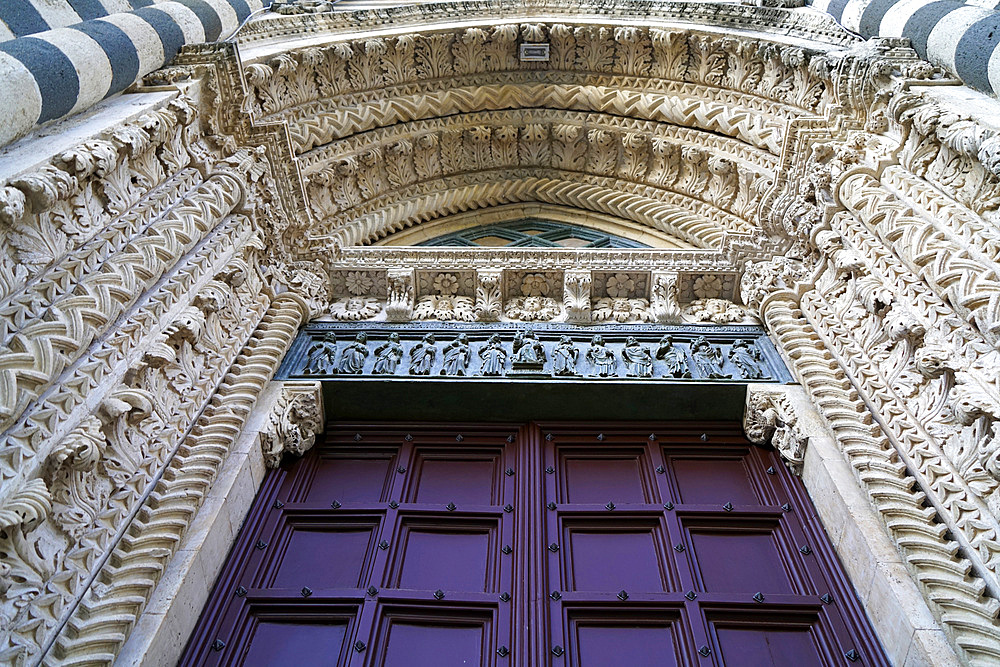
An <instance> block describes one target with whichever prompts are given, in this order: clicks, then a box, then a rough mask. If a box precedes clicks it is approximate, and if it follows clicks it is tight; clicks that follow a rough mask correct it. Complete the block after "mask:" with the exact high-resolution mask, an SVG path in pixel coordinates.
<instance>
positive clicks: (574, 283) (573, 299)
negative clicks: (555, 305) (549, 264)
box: [563, 271, 592, 324]
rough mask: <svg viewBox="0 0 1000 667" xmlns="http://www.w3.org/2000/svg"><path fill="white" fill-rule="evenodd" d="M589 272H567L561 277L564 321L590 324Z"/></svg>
mask: <svg viewBox="0 0 1000 667" xmlns="http://www.w3.org/2000/svg"><path fill="white" fill-rule="evenodd" d="M591 281H592V279H591V275H590V271H567V272H566V273H565V274H564V276H563V307H564V308H565V309H566V321H567V322H572V323H573V324H590V321H591V319H590V315H591V304H590V286H591Z"/></svg>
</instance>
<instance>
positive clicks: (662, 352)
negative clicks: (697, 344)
mask: <svg viewBox="0 0 1000 667" xmlns="http://www.w3.org/2000/svg"><path fill="white" fill-rule="evenodd" d="M656 358H657V359H662V360H663V362H664V364H665V365H666V368H665V369H664V371H663V377H672V378H689V377H691V368H690V367H689V366H688V360H687V356H686V355H685V354H684V350H682V349H681V348H679V347H674V339H673V338H672V337H671V336H670V334H667V335H665V336H664V337H663V338H661V339H660V346H659V347H658V348H656Z"/></svg>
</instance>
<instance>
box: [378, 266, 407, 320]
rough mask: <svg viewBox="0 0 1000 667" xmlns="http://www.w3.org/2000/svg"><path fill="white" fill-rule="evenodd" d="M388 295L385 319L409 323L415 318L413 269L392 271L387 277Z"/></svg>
mask: <svg viewBox="0 0 1000 667" xmlns="http://www.w3.org/2000/svg"><path fill="white" fill-rule="evenodd" d="M386 279H387V281H388V293H387V296H386V302H385V319H386V320H388V321H389V322H409V321H410V320H411V319H412V318H413V304H414V281H413V269H400V270H390V271H389V272H388V274H387V275H386Z"/></svg>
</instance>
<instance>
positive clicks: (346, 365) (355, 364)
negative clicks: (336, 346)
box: [337, 331, 368, 375]
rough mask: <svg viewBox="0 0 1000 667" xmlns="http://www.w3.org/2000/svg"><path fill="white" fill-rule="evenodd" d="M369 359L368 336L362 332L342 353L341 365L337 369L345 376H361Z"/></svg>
mask: <svg viewBox="0 0 1000 667" xmlns="http://www.w3.org/2000/svg"><path fill="white" fill-rule="evenodd" d="M367 358H368V334H366V333H365V332H363V331H362V332H361V333H359V334H358V335H357V336H355V337H354V341H353V342H352V343H350V344H348V345H347V347H345V348H344V350H343V352H341V353H340V365H339V366H338V367H337V371H338V372H339V373H343V374H344V375H360V374H361V371H362V370H363V369H364V367H365V359H367Z"/></svg>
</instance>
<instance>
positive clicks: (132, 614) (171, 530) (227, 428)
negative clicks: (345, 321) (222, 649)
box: [50, 293, 309, 664]
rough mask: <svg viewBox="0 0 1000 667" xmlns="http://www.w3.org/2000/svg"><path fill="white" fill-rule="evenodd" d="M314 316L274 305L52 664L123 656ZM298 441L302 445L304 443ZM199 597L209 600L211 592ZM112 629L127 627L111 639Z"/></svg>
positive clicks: (292, 298) (62, 638)
mask: <svg viewBox="0 0 1000 667" xmlns="http://www.w3.org/2000/svg"><path fill="white" fill-rule="evenodd" d="M308 314H309V306H308V304H307V303H306V302H305V300H304V299H302V298H301V297H299V296H297V295H295V294H292V293H285V294H281V295H279V296H277V297H276V298H275V299H274V300H273V301H272V302H271V304H270V306H269V307H268V309H267V312H266V314H265V315H264V317H263V319H262V320H261V323H260V325H259V326H258V327H257V330H256V331H255V333H254V335H253V336H252V337H251V338H250V340H249V341H248V342H247V344H246V345H245V346H244V348H243V351H242V352H241V353H240V355H239V356H238V357H237V359H236V362H235V363H234V364H233V365H232V366H231V367H230V369H229V372H228V373H227V374H226V376H225V377H224V378H223V380H222V382H221V383H220V385H219V388H218V390H217V392H216V394H215V396H214V398H213V399H212V401H211V403H210V404H209V405H208V407H207V408H206V409H205V410H204V412H203V413H202V414H201V416H200V417H199V418H198V420H197V422H196V423H195V424H194V426H193V428H192V429H191V431H190V433H189V434H188V436H187V437H186V438H185V440H184V442H183V443H182V444H181V446H180V447H179V448H178V450H177V451H176V453H175V454H174V455H173V456H172V457H171V458H170V460H169V462H168V463H167V466H166V470H165V471H164V474H163V476H162V478H161V479H160V480H159V481H158V482H157V484H156V487H155V489H154V490H153V491H152V493H151V495H150V496H149V497H148V498H146V499H144V501H143V505H142V507H141V508H140V509H139V511H138V514H137V515H135V517H134V518H132V519H131V522H130V524H129V526H128V529H127V532H126V533H123V534H122V537H121V539H120V540H119V542H118V543H117V545H116V546H115V548H114V551H113V553H112V555H111V558H110V559H109V560H108V561H107V563H105V564H104V565H103V567H102V568H101V569H100V570H99V571H98V572H97V576H96V579H95V581H98V582H100V586H99V587H96V588H95V587H91V588H89V589H88V590H87V591H86V592H85V593H84V594H83V595H82V597H81V599H80V600H79V604H78V605H76V607H75V608H74V609H73V610H72V611H71V613H70V614H69V617H68V619H67V621H66V625H65V627H64V629H63V631H62V632H61V633H60V634H59V635H58V636H57V637H56V640H55V643H54V645H53V647H52V650H51V653H50V657H51V659H52V661H54V662H59V663H60V664H75V663H83V662H95V663H96V662H103V661H105V660H106V659H107V658H106V657H105V656H113V655H115V654H117V653H118V651H119V649H120V647H121V646H122V644H123V643H124V642H125V640H126V639H127V638H128V632H129V630H130V629H131V627H134V625H133V623H134V622H133V621H131V620H130V619H137V618H138V617H139V615H140V614H141V612H142V611H143V609H144V608H145V605H146V604H147V602H148V601H149V599H150V597H151V596H152V594H153V592H154V590H155V589H156V587H157V585H158V584H159V583H160V580H161V578H162V576H163V573H164V571H165V570H166V568H167V566H168V565H170V564H172V559H174V558H175V555H176V552H177V550H178V548H179V545H180V544H181V542H182V539H183V538H185V536H186V535H187V534H188V533H189V531H190V528H191V525H192V523H193V522H194V521H195V519H196V517H198V516H199V510H200V509H201V508H202V506H203V504H204V503H205V500H206V498H207V497H208V494H209V492H210V491H211V489H212V487H213V484H214V482H215V481H216V478H217V476H218V474H219V471H220V469H221V468H222V466H223V464H224V463H225V462H226V460H227V458H228V456H229V453H230V452H231V451H232V449H233V447H234V443H235V442H236V441H237V439H238V438H239V437H240V435H241V433H242V432H243V430H244V428H245V427H246V425H247V420H248V418H249V416H250V415H251V413H252V411H253V409H254V407H255V406H256V405H257V403H258V401H259V399H260V398H261V395H262V393H263V391H264V388H265V387H266V386H267V384H268V382H269V381H270V379H271V378H272V377H273V376H274V373H275V372H276V371H277V369H278V365H279V364H280V363H281V360H282V358H283V357H284V356H285V354H286V353H287V351H288V348H289V346H290V345H291V342H292V339H293V338H294V337H295V333H296V331H298V328H299V327H300V326H301V325H302V323H303V322H304V321H305V319H306V317H307V316H308ZM293 412H294V411H293ZM306 430H308V429H306ZM299 444H300V445H303V444H304V440H303V441H300V443H299ZM250 498H252V496H250ZM250 498H248V502H249V499H250ZM199 594H202V595H207V590H206V591H203V592H200V593H199ZM199 604H200V603H199ZM162 622H164V621H162V620H161V621H158V623H162ZM192 622H193V621H192ZM110 626H114V627H116V628H121V630H119V631H117V632H115V633H114V634H111V635H109V634H108V633H107V628H108V627H110ZM160 629H161V628H160V626H159V625H155V627H146V628H145V632H151V631H152V630H156V631H159V630H160Z"/></svg>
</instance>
